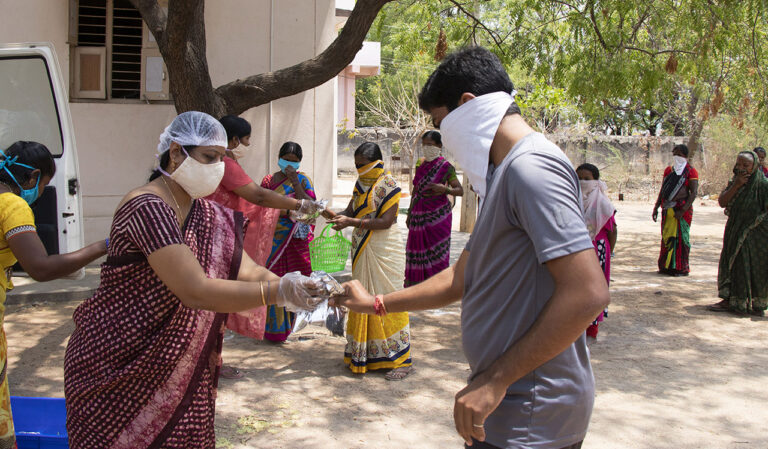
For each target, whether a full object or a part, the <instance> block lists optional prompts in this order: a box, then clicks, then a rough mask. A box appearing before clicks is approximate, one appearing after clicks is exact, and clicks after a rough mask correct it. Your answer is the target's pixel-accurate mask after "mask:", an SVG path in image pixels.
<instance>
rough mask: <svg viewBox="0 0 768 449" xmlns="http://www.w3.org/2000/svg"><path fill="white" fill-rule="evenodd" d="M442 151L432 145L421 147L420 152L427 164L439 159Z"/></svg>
mask: <svg viewBox="0 0 768 449" xmlns="http://www.w3.org/2000/svg"><path fill="white" fill-rule="evenodd" d="M442 150H443V149H442V148H440V147H436V146H434V145H423V146H422V147H421V152H422V153H424V159H426V161H427V162H432V161H434V160H435V159H437V158H439V157H440V152H441V151H442Z"/></svg>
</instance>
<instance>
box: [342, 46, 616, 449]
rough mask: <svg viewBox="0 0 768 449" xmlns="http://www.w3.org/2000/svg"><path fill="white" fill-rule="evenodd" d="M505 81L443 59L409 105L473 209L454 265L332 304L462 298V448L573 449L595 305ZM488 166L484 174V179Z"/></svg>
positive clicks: (488, 67) (595, 273) (547, 148)
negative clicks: (475, 203) (465, 381)
mask: <svg viewBox="0 0 768 449" xmlns="http://www.w3.org/2000/svg"><path fill="white" fill-rule="evenodd" d="M512 90H513V87H512V83H511V81H510V80H509V77H508V76H507V74H506V72H504V69H503V66H502V65H501V63H500V62H499V61H498V59H497V58H496V57H495V56H493V55H492V54H491V53H490V52H488V51H487V50H484V49H482V48H477V47H475V48H470V49H466V50H462V51H459V52H457V53H454V54H451V55H449V56H448V57H446V58H445V60H444V61H443V62H442V63H441V64H440V66H439V67H438V68H437V69H436V70H435V72H434V73H433V74H432V75H431V76H430V78H429V80H428V81H427V83H426V85H425V86H424V89H423V90H422V92H421V95H420V97H419V104H420V106H421V107H422V108H423V109H424V110H426V111H427V112H429V113H430V115H431V116H432V119H433V121H434V124H435V126H436V127H438V128H440V129H441V131H442V133H443V144H444V147H445V148H446V149H447V150H448V151H449V152H451V153H453V156H454V157H455V158H456V160H457V161H458V162H459V164H460V166H461V167H462V168H463V169H464V173H465V176H468V177H469V181H470V182H471V183H472V185H473V187H475V189H476V190H477V191H478V193H479V195H480V197H481V199H482V200H483V208H482V211H481V213H480V217H479V218H478V221H477V223H476V224H475V229H474V231H473V233H472V236H471V238H470V241H469V243H468V244H467V247H466V248H465V251H464V252H463V253H462V255H461V257H460V258H459V261H458V262H457V263H456V264H455V265H454V266H452V267H450V268H448V269H446V270H445V271H443V272H441V273H438V274H437V275H435V276H434V277H432V278H430V279H428V280H426V281H424V282H423V283H421V284H418V285H415V286H412V287H410V288H407V289H405V290H401V291H399V292H394V293H391V294H388V295H386V296H381V295H377V296H376V297H371V296H370V294H368V292H366V291H365V290H364V289H363V288H362V286H361V285H360V284H359V283H357V282H355V281H352V282H351V283H348V284H346V288H347V296H346V297H344V298H339V299H338V300H337V301H336V302H337V303H339V304H343V305H346V306H348V307H350V308H351V309H353V310H356V311H359V312H363V313H372V314H373V313H375V314H377V315H380V316H385V315H386V313H387V312H399V311H405V310H420V309H430V308H438V307H442V306H444V305H447V304H450V303H451V302H454V301H456V300H458V299H459V298H463V299H462V317H461V326H462V334H463V337H462V338H463V344H464V353H465V355H466V357H467V360H469V364H470V367H471V369H472V374H471V376H470V379H469V385H467V387H466V388H464V389H463V390H462V391H460V392H459V393H458V394H457V395H456V403H455V406H454V420H455V423H456V429H457V431H458V432H459V434H460V435H461V437H462V438H463V439H464V440H465V441H466V443H467V445H471V446H472V447H481V448H546V449H561V448H578V447H580V446H581V442H582V440H583V439H584V436H585V435H586V431H587V425H588V423H589V418H590V414H591V412H592V404H593V401H594V380H593V377H592V369H591V367H590V364H589V356H588V352H587V348H586V343H585V336H584V330H585V329H586V328H587V326H588V325H589V324H590V323H591V322H592V320H593V319H594V317H595V316H597V315H598V314H599V313H600V312H601V311H602V310H603V309H604V308H605V307H606V306H607V304H608V302H609V295H608V287H607V285H606V282H605V277H604V276H603V273H602V271H601V269H600V266H599V264H598V262H597V258H596V256H595V252H594V249H593V247H592V242H591V240H590V238H589V234H588V233H587V229H586V225H585V224H584V220H583V217H582V212H581V199H580V198H581V192H580V190H579V183H578V179H577V177H576V173H575V172H574V170H573V168H572V166H571V164H570V162H569V161H568V158H567V157H566V156H565V155H564V154H563V152H562V151H560V149H559V148H558V147H557V146H556V145H554V144H553V143H551V142H550V141H548V140H547V139H546V138H545V137H544V136H543V135H541V134H539V133H536V132H535V131H534V130H533V129H531V128H530V127H529V126H528V125H527V124H526V123H525V121H524V120H523V118H522V117H521V116H520V111H519V109H518V108H517V105H515V103H514V99H513V98H512V97H511V96H510V94H509V92H512ZM489 166H490V170H489Z"/></svg>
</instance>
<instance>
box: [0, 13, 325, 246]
mask: <svg viewBox="0 0 768 449" xmlns="http://www.w3.org/2000/svg"><path fill="white" fill-rule="evenodd" d="M214 5H215V6H214ZM206 6H207V7H206V16H205V20H206V33H207V37H208V40H207V54H208V65H209V69H210V73H211V77H212V80H213V83H214V86H217V85H220V84H223V83H226V82H229V81H232V80H234V79H237V78H243V77H246V76H248V75H253V74H257V73H262V72H265V71H270V70H278V69H281V68H284V67H288V66H290V65H292V64H295V63H297V62H300V61H303V60H304V59H307V58H311V57H313V56H315V55H317V54H319V53H320V52H322V51H323V50H324V49H325V48H326V47H327V46H328V45H329V44H330V43H331V42H332V40H333V39H334V37H335V29H334V21H335V2H334V1H333V0H217V1H215V2H213V1H209V2H208V4H207V5H206ZM0 11H2V14H0V42H34V41H38V42H39V41H48V42H53V44H54V46H55V48H56V52H57V54H58V57H59V61H60V63H61V64H62V72H63V73H64V76H65V78H66V79H67V80H68V79H69V74H70V69H69V61H70V57H69V50H70V49H69V45H68V43H67V41H68V34H69V14H70V11H69V2H68V1H65V0H55V1H54V0H0ZM40 11H45V14H40ZM334 92H335V91H334V81H329V82H328V83H326V84H324V85H322V86H320V87H318V88H316V89H312V90H310V91H307V92H303V93H300V94H298V95H295V96H293V97H289V98H284V99H280V100H277V101H275V102H273V103H272V105H271V106H270V105H263V106H260V107H258V108H254V109H251V110H249V111H246V112H245V113H244V114H243V117H244V118H245V119H246V120H248V121H249V122H251V125H252V127H253V132H252V137H251V147H250V150H251V151H250V152H249V154H248V156H246V157H245V158H244V159H243V161H242V162H243V166H244V167H245V169H246V171H247V172H248V174H250V175H251V177H252V178H253V179H254V181H256V182H257V183H259V182H261V179H262V177H264V176H265V175H266V174H267V173H269V172H271V171H275V170H277V152H278V150H279V148H280V145H281V144H282V143H283V142H284V141H286V140H293V141H296V142H298V143H299V144H300V145H301V146H302V148H303V150H304V160H303V161H302V168H301V170H302V171H305V172H307V173H308V175H309V176H310V177H311V178H312V179H313V181H314V183H315V188H316V190H317V193H318V196H320V197H324V198H328V199H330V198H331V196H332V188H333V181H334V178H335V176H336V173H335V170H334V165H333V161H334V160H335V148H336V132H335V117H336V114H335V110H334V102H335V95H334ZM70 107H71V112H72V118H73V122H74V126H75V138H76V140H77V146H78V155H79V160H80V176H81V185H82V192H83V211H84V214H85V217H84V223H85V240H86V242H88V241H92V240H96V239H99V238H102V237H104V236H105V235H106V234H107V233H108V231H109V226H110V223H111V216H112V213H113V212H114V209H115V207H116V205H117V203H118V202H119V200H120V198H122V196H123V195H124V194H125V193H126V192H127V191H129V190H130V189H132V188H135V187H137V186H139V185H141V184H143V183H144V182H146V179H147V177H148V175H149V172H150V169H151V168H152V166H153V165H154V163H155V157H154V154H155V152H156V147H157V139H158V137H159V135H160V133H161V132H162V131H163V129H164V128H165V126H166V125H167V124H168V123H170V121H171V120H172V119H173V117H174V116H175V115H176V114H175V110H174V108H173V106H171V105H168V104H153V105H148V104H145V103H141V102H135V103H127V104H117V103H104V102H88V103H83V102H78V103H70Z"/></svg>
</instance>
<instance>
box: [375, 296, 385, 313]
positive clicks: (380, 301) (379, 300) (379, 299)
mask: <svg viewBox="0 0 768 449" xmlns="http://www.w3.org/2000/svg"><path fill="white" fill-rule="evenodd" d="M373 311H374V313H375V314H376V316H384V315H386V314H387V308H386V307H385V306H384V295H376V296H375V297H374V298H373Z"/></svg>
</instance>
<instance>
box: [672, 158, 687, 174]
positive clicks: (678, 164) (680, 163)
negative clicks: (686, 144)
mask: <svg viewBox="0 0 768 449" xmlns="http://www.w3.org/2000/svg"><path fill="white" fill-rule="evenodd" d="M672 159H674V160H675V164H674V165H673V169H674V170H675V174H676V175H677V176H680V175H681V174H682V173H683V170H684V169H685V165H686V164H687V163H688V159H686V158H684V157H682V156H672Z"/></svg>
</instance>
